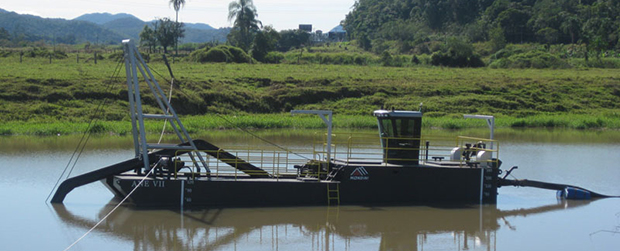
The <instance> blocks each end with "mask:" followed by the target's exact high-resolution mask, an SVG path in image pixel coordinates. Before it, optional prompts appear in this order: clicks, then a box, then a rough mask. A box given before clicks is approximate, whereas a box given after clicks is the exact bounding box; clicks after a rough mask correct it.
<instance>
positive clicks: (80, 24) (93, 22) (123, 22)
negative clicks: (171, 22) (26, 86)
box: [0, 9, 230, 44]
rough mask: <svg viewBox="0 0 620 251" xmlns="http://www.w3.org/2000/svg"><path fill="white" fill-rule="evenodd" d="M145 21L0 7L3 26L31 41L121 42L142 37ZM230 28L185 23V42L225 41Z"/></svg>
mask: <svg viewBox="0 0 620 251" xmlns="http://www.w3.org/2000/svg"><path fill="white" fill-rule="evenodd" d="M155 21H156V20H152V21H148V22H145V21H143V20H141V19H139V18H137V17H135V16H133V15H131V14H127V13H118V14H110V13H89V14H84V15H81V16H79V17H76V18H74V19H62V18H43V17H39V16H34V15H29V14H18V13H16V12H11V11H7V10H4V9H0V28H4V29H6V30H7V31H8V32H9V33H10V34H14V35H18V36H20V37H21V38H23V39H25V40H28V41H32V42H34V41H46V42H52V43H65V44H79V43H85V42H91V43H103V44H118V43H119V42H120V41H121V40H122V39H126V38H131V39H136V40H139V36H140V32H141V31H142V29H143V28H144V26H145V25H149V24H152V23H153V22H155ZM229 31H230V28H219V29H215V28H213V27H211V26H210V25H208V24H203V23H188V24H185V38H183V39H181V40H180V41H181V43H204V42H211V41H219V42H225V41H226V36H227V35H228V33H229Z"/></svg>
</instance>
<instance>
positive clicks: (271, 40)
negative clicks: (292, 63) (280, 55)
mask: <svg viewBox="0 0 620 251" xmlns="http://www.w3.org/2000/svg"><path fill="white" fill-rule="evenodd" d="M279 39H280V33H278V31H276V30H275V29H273V27H272V26H266V27H265V28H264V29H263V30H262V31H259V32H258V33H256V35H255V36H254V42H253V43H252V53H251V54H252V57H253V58H254V59H256V60H258V61H260V62H265V56H266V55H267V53H269V52H270V51H274V50H275V49H276V44H277V43H278V40H279Z"/></svg>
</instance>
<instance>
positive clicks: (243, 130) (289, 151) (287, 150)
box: [215, 114, 312, 160]
mask: <svg viewBox="0 0 620 251" xmlns="http://www.w3.org/2000/svg"><path fill="white" fill-rule="evenodd" d="M215 115H216V116H218V117H219V118H221V119H222V120H224V121H226V123H228V124H230V125H231V126H232V127H235V128H237V129H239V130H240V131H242V132H245V133H247V134H250V135H252V136H254V137H256V138H257V139H259V140H262V141H263V142H265V143H267V144H270V145H272V146H275V147H277V148H279V149H280V150H283V151H285V152H287V153H291V154H294V155H296V156H298V157H300V158H302V159H306V160H312V159H310V158H308V157H306V156H303V155H301V154H299V153H296V152H293V151H291V150H289V149H287V148H285V147H283V146H280V145H278V144H276V143H273V142H271V141H269V140H266V139H264V138H262V137H260V136H258V135H256V134H255V133H252V132H250V131H248V130H247V129H244V128H241V127H239V126H237V125H235V124H234V123H233V122H231V121H230V120H228V119H226V118H225V117H224V116H222V115H220V114H215Z"/></svg>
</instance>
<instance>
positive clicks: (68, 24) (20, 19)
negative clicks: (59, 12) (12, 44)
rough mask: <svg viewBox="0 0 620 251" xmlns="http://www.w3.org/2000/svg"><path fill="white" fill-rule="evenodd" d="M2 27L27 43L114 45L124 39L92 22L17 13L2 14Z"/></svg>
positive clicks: (0, 15)
mask: <svg viewBox="0 0 620 251" xmlns="http://www.w3.org/2000/svg"><path fill="white" fill-rule="evenodd" d="M0 27H1V28H4V29H6V30H7V31H8V32H9V33H10V34H17V35H18V36H20V37H22V38H23V39H24V40H27V41H39V40H44V41H55V42H56V43H65V44H76V43H84V42H86V41H90V42H96V41H98V42H99V43H104V44H112V43H118V41H120V40H121V39H122V36H120V35H119V34H117V33H115V32H113V31H110V30H108V29H105V28H103V27H101V26H99V25H97V24H94V23H91V22H86V21H77V20H71V21H69V20H65V19H60V18H41V17H38V16H33V15H20V14H17V13H15V12H0Z"/></svg>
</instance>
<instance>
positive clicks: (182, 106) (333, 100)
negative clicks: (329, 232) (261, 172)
mask: <svg viewBox="0 0 620 251" xmlns="http://www.w3.org/2000/svg"><path fill="white" fill-rule="evenodd" d="M0 64H1V65H2V66H3V71H1V72H0V90H1V91H0V112H1V113H2V117H1V118H0V122H1V124H0V134H3V135H14V134H33V135H52V134H58V133H60V134H67V133H75V132H82V131H84V130H86V128H87V125H88V122H89V121H91V119H92V118H93V116H94V111H96V110H97V108H100V111H101V112H100V113H98V114H97V116H96V118H97V119H98V122H97V126H96V127H95V128H94V129H92V130H93V131H95V132H101V133H105V132H112V133H115V134H126V133H128V132H130V130H131V127H130V123H128V121H129V119H128V118H129V116H128V113H129V112H128V102H127V101H126V99H127V91H126V90H125V89H126V87H125V68H124V66H123V65H120V64H118V63H117V62H114V61H113V60H110V59H105V60H99V61H98V63H97V64H94V62H93V60H88V61H87V60H86V59H85V58H81V59H80V63H77V62H76V55H71V54H70V55H69V57H68V58H67V59H61V60H58V59H54V60H52V63H51V64H50V63H49V59H43V58H24V59H23V62H22V63H19V58H17V57H6V58H0ZM149 65H150V67H152V69H153V70H154V72H156V73H155V75H156V77H157V79H158V81H159V82H160V84H161V86H162V88H163V89H165V90H166V91H167V90H168V88H169V82H168V81H169V76H168V73H167V72H168V71H167V69H166V68H165V66H164V64H163V63H162V62H161V60H159V59H157V58H156V57H155V56H152V62H151V63H150V64H149ZM172 68H173V71H174V74H175V76H176V77H177V79H176V82H175V88H174V90H173V95H172V103H173V106H174V107H175V109H176V110H177V112H178V113H179V114H182V115H183V116H184V119H185V121H186V122H185V124H186V126H187V127H188V128H189V130H190V131H199V130H203V129H218V128H234V127H235V126H238V127H242V128H321V127H322V126H323V125H322V122H321V120H320V119H318V118H314V117H306V116H290V115H289V114H288V111H290V110H291V109H328V110H332V111H334V113H335V117H334V123H335V126H336V127H340V128H371V127H374V126H376V125H375V123H376V122H375V120H374V118H373V117H372V116H371V112H372V111H373V110H375V109H378V108H380V107H381V106H383V107H386V108H388V107H389V108H391V107H395V108H396V109H402V110H405V109H410V110H418V109H419V104H420V103H423V108H422V109H423V111H424V112H425V115H426V118H425V122H424V126H427V127H437V128H449V129H459V128H466V127H482V126H485V125H484V124H480V123H478V122H474V121H472V120H465V119H462V114H465V113H468V114H488V115H494V116H496V117H497V119H496V121H497V122H496V123H497V125H498V126H499V127H516V128H519V127H551V128H574V129H591V128H596V129H602V128H607V129H618V128H620V109H619V108H620V78H619V77H618V74H617V70H615V69H598V68H597V69H591V68H573V69H542V70H541V69H490V68H477V69H461V68H442V67H429V66H414V67H382V66H354V65H323V64H300V65H296V64H275V65H271V64H197V63H190V62H183V61H181V62H177V63H175V64H173V65H172ZM115 73H117V74H115ZM160 74H161V75H160ZM144 86H145V89H146V85H144ZM144 103H145V110H146V112H147V113H160V112H159V111H158V109H156V104H155V102H154V100H153V99H152V98H149V97H146V100H145V101H144ZM217 114H224V115H225V116H226V118H228V120H229V121H231V122H233V124H234V126H233V125H230V124H228V123H227V122H226V121H224V120H223V119H221V117H219V115H217ZM148 128H149V129H148V130H150V131H160V130H161V123H160V122H159V121H156V122H152V123H149V124H148Z"/></svg>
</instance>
